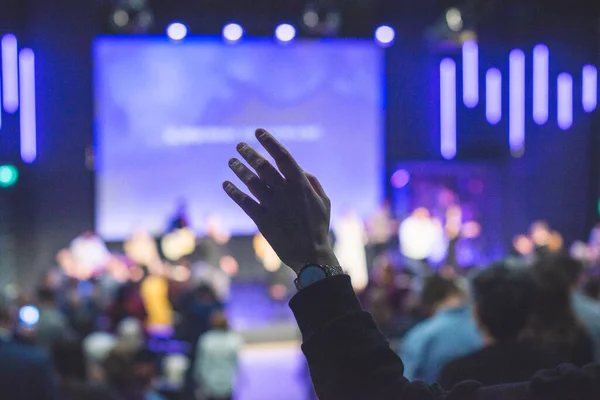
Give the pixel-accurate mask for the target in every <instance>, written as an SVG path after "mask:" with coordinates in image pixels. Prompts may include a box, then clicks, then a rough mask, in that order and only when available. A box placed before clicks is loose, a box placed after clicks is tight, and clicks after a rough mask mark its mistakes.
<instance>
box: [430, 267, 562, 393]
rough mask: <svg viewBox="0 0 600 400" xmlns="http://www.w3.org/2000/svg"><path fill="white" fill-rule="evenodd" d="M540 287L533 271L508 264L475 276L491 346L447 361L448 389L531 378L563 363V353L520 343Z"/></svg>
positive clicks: (444, 380)
mask: <svg viewBox="0 0 600 400" xmlns="http://www.w3.org/2000/svg"><path fill="white" fill-rule="evenodd" d="M534 291H535V283H534V281H533V277H532V276H531V273H530V272H529V271H527V270H522V269H519V270H515V269H514V268H509V267H507V266H505V265H503V264H500V265H495V266H492V267H491V268H490V269H487V270H484V271H483V272H481V273H480V274H479V275H478V276H477V277H476V278H475V280H474V282H473V295H474V297H475V307H474V313H475V319H476V321H477V326H478V327H479V330H480V331H481V334H482V335H483V340H484V343H485V346H486V347H484V348H483V349H481V350H478V351H476V352H474V353H471V354H469V355H467V356H465V357H462V358H459V359H457V360H454V361H452V362H450V363H449V364H447V365H446V366H445V367H444V368H443V369H442V373H441V375H440V380H439V382H440V384H441V385H442V386H443V387H444V388H447V389H450V388H452V387H454V385H456V384H457V383H459V382H462V381H465V380H469V379H474V380H476V381H479V382H481V383H482V384H483V385H486V386H491V385H497V384H501V383H516V382H525V381H527V380H529V379H530V378H531V377H532V376H533V374H534V373H535V372H537V371H538V370H540V369H542V368H553V367H556V366H558V364H559V363H560V362H559V361H558V360H557V357H554V356H552V355H550V354H549V353H547V352H544V351H541V350H539V349H537V348H536V347H535V346H532V345H530V344H524V343H521V342H519V341H518V337H519V334H520V333H521V331H522V330H523V329H524V328H525V325H526V324H527V321H528V319H529V317H530V315H531V310H532V307H533V300H534Z"/></svg>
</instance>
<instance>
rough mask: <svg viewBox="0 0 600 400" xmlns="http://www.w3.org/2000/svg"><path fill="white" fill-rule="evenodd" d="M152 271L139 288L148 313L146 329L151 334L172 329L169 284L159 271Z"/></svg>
mask: <svg viewBox="0 0 600 400" xmlns="http://www.w3.org/2000/svg"><path fill="white" fill-rule="evenodd" d="M163 268H164V267H163ZM154 269H155V270H154V271H152V272H151V274H150V275H149V276H148V277H146V279H144V280H143V281H142V284H141V287H140V294H141V296H142V300H143V301H144V305H145V306H146V312H147V313H148V317H147V318H146V329H147V330H148V331H149V332H151V333H152V332H157V333H159V332H169V331H171V330H172V328H173V307H172V306H171V302H170V301H169V283H168V281H167V279H166V277H165V274H164V273H162V271H161V270H157V269H156V268H154Z"/></svg>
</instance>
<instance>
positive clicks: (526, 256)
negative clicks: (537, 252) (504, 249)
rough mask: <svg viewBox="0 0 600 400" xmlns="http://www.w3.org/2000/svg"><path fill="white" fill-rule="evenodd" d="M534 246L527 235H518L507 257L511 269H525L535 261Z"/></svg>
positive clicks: (507, 263)
mask: <svg viewBox="0 0 600 400" xmlns="http://www.w3.org/2000/svg"><path fill="white" fill-rule="evenodd" d="M533 251H534V245H533V241H532V240H531V239H530V238H529V237H528V236H527V235H517V236H515V237H514V238H513V241H512V248H511V250H510V252H509V253H508V256H507V257H506V265H507V266H509V267H516V268H524V267H528V266H529V265H531V263H532V261H533V257H534V256H533Z"/></svg>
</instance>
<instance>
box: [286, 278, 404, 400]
mask: <svg viewBox="0 0 600 400" xmlns="http://www.w3.org/2000/svg"><path fill="white" fill-rule="evenodd" d="M290 307H291V308H292V310H293V311H294V314H295V316H296V320H297V321H298V325H299V327H300V330H301V331H302V336H303V338H304V344H303V346H302V349H303V351H304V354H305V355H306V358H307V360H308V364H309V366H310V370H311V376H312V379H313V383H314V385H315V389H316V391H317V394H318V395H319V398H320V399H322V400H323V399H324V400H326V399H340V398H344V399H354V398H356V399H358V398H361V399H364V398H378V399H385V398H388V397H389V398H399V397H397V396H398V395H399V394H400V393H402V392H403V391H404V387H405V386H406V385H407V384H408V381H407V380H406V379H405V378H404V377H403V376H402V375H403V370H404V367H403V365H402V362H401V361H400V358H398V356H397V355H396V353H394V352H393V351H392V350H391V349H390V347H389V343H388V341H387V340H386V338H385V337H384V336H383V334H382V333H381V332H380V331H379V329H378V328H377V326H376V325H375V323H374V321H373V318H372V317H371V315H370V314H369V313H367V312H365V311H364V310H363V309H362V307H361V306H360V303H359V302H358V299H357V298H356V295H355V294H354V291H353V290H352V286H351V284H350V279H349V277H348V276H345V275H344V276H336V277H332V278H328V279H325V280H323V281H320V282H317V283H315V284H313V285H311V286H309V287H307V288H305V289H303V290H301V291H300V292H299V293H298V294H297V295H296V296H295V297H294V298H293V299H292V301H291V302H290Z"/></svg>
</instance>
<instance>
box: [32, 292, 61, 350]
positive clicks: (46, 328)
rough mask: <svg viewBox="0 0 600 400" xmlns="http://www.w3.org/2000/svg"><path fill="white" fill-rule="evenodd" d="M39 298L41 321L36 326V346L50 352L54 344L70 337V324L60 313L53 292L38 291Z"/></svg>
mask: <svg viewBox="0 0 600 400" xmlns="http://www.w3.org/2000/svg"><path fill="white" fill-rule="evenodd" d="M37 298H38V303H39V310H40V319H39V321H38V323H37V326H36V335H35V344H36V345H37V346H39V347H42V348H44V349H46V350H50V347H51V346H52V344H53V343H54V342H56V341H57V340H59V339H62V338H64V337H66V336H67V335H68V333H69V324H68V322H67V319H66V318H65V317H64V315H63V314H62V313H61V312H60V311H59V309H58V304H57V302H56V295H55V293H54V292H53V291H52V290H50V289H42V288H40V289H38V291H37Z"/></svg>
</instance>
